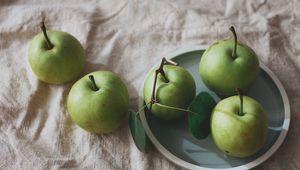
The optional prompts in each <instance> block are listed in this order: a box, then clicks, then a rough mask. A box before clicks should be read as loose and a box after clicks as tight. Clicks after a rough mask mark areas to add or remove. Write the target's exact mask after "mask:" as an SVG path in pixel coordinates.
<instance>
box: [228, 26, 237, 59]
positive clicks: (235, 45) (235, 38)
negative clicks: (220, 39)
mask: <svg viewBox="0 0 300 170" xmlns="http://www.w3.org/2000/svg"><path fill="white" fill-rule="evenodd" d="M229 30H230V31H231V32H232V34H233V37H234V48H233V51H232V58H234V59H235V58H236V57H237V56H236V48H237V36H236V32H235V30H234V27H233V26H231V27H230V28H229Z"/></svg>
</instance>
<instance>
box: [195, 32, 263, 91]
mask: <svg viewBox="0 0 300 170" xmlns="http://www.w3.org/2000/svg"><path fill="white" fill-rule="evenodd" d="M230 30H231V31H232V32H233V35H234V40H232V39H225V40H221V41H218V42H216V43H214V44H212V45H211V46H210V47H208V48H207V49H206V50H205V52H204V54H203V55H202V57H201V59H200V64H199V73H200V75H201V78H202V80H203V82H204V84H205V85H206V86H207V87H208V88H209V89H210V90H212V91H214V92H215V93H217V94H218V95H221V96H230V95H234V94H235V88H237V87H238V88H240V89H241V90H243V91H246V90H247V89H248V88H249V87H250V86H251V84H253V83H254V81H255V80H256V78H257V76H258V73H259V61H258V58H257V56H256V54H255V52H254V51H253V50H252V49H251V48H250V47H248V46H247V45H245V44H242V43H240V42H238V41H237V36H236V33H235V31H234V28H233V27H231V28H230Z"/></svg>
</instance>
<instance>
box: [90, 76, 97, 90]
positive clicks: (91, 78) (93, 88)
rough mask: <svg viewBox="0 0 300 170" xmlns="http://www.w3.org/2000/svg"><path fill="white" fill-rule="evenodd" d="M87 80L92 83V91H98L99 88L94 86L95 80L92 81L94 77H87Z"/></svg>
mask: <svg viewBox="0 0 300 170" xmlns="http://www.w3.org/2000/svg"><path fill="white" fill-rule="evenodd" d="M89 79H90V80H91V82H92V90H94V91H98V90H99V88H98V87H97V85H96V82H95V79H94V76H93V75H89Z"/></svg>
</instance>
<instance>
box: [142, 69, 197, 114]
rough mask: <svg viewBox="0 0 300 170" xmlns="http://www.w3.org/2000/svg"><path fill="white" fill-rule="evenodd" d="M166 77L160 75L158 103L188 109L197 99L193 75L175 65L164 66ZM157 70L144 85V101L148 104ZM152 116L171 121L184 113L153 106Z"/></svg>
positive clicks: (158, 80)
mask: <svg viewBox="0 0 300 170" xmlns="http://www.w3.org/2000/svg"><path fill="white" fill-rule="evenodd" d="M163 71H164V75H165V77H164V76H163V75H162V74H158V77H157V82H156V88H155V96H156V97H155V98H156V100H157V102H158V103H160V104H163V105H167V106H172V107H177V108H181V109H187V108H188V106H189V105H190V103H191V102H192V100H193V99H194V98H195V95H196V94H195V93H196V85H195V81H194V78H193V77H192V75H191V74H190V73H189V72H188V71H187V70H185V69H184V68H182V67H179V66H173V65H164V66H163ZM155 72H156V71H155V69H154V70H151V71H150V72H149V73H148V75H147V78H146V80H145V84H144V100H145V102H146V103H149V102H150V101H151V97H152V91H153V84H154V80H155ZM151 111H152V114H154V115H155V116H157V117H158V118H161V119H165V120H170V119H176V118H179V117H181V116H182V115H184V112H182V111H178V110H174V109H169V108H164V107H161V106H158V105H157V104H153V105H152V109H151Z"/></svg>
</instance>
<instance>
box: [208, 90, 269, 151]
mask: <svg viewBox="0 0 300 170" xmlns="http://www.w3.org/2000/svg"><path fill="white" fill-rule="evenodd" d="M267 127H268V120H267V114H266V112H265V110H264V108H263V107H262V106H261V104H260V103H258V102H257V101H256V100H254V99H252V98H250V97H247V96H242V95H239V96H231V97H228V98H225V99H223V100H221V101H220V102H219V103H218V104H217V105H216V106H215V108H214V110H213V112H212V116H211V133H212V137H213V140H214V142H215V144H216V145H217V146H218V148H219V149H220V150H222V151H223V152H225V153H226V154H228V155H230V156H234V157H248V156H251V155H253V154H255V153H256V152H258V150H259V149H260V148H262V146H263V145H264V143H265V140H266V136H267Z"/></svg>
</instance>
